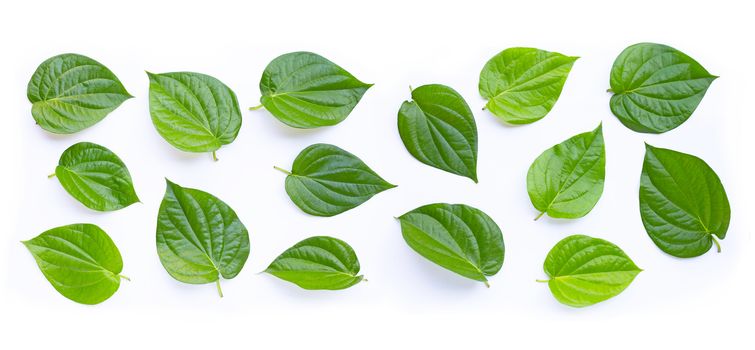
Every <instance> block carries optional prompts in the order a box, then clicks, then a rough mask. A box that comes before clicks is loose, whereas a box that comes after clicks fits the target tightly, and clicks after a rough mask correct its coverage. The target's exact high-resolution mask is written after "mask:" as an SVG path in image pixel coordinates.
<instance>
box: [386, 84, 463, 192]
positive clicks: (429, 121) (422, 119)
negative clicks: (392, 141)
mask: <svg viewBox="0 0 755 350" xmlns="http://www.w3.org/2000/svg"><path fill="white" fill-rule="evenodd" d="M412 100H413V101H405V102H404V103H403V104H402V105H401V109H400V110H399V112H398V131H399V134H400V135H401V140H402V141H404V146H406V149H407V150H408V151H409V153H411V154H412V156H414V158H417V160H419V161H420V162H422V163H425V164H427V165H429V166H432V167H435V168H438V169H441V170H445V171H448V172H450V173H452V174H457V175H461V176H465V177H468V178H470V179H472V180H473V181H474V182H477V125H476V124H475V120H474V115H473V114H472V110H470V109H469V106H468V105H467V102H466V101H464V98H463V97H461V95H459V93H458V92H456V91H455V90H454V89H452V88H450V87H448V86H445V85H439V84H432V85H424V86H420V87H418V88H416V89H414V90H412Z"/></svg>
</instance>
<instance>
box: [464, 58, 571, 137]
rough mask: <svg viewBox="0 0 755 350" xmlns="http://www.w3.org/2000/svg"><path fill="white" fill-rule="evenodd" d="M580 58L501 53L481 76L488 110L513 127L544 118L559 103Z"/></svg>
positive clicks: (482, 92) (482, 89)
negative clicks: (572, 70) (568, 78)
mask: <svg viewBox="0 0 755 350" xmlns="http://www.w3.org/2000/svg"><path fill="white" fill-rule="evenodd" d="M578 58H579V57H569V56H564V55H562V54H560V53H557V52H549V51H544V50H539V49H533V48H526V47H514V48H509V49H506V50H503V51H501V52H500V53H499V54H497V55H495V56H493V58H491V59H490V61H488V63H486V64H485V67H483V68H482V72H481V73H480V84H479V89H480V95H482V97H483V98H485V99H487V100H488V103H487V104H486V105H485V109H487V110H489V111H490V113H493V115H495V116H496V117H498V118H500V119H501V120H503V121H505V122H507V123H510V124H529V123H533V122H535V121H538V120H540V119H542V118H543V117H545V115H546V114H548V112H550V110H551V108H553V105H554V104H556V101H557V100H558V97H559V96H560V95H561V90H562V89H563V87H564V83H565V82H566V77H567V76H568V75H569V72H570V71H571V67H572V65H574V61H576V60H577V59H578Z"/></svg>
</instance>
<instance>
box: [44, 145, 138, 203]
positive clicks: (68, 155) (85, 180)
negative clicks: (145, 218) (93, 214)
mask: <svg viewBox="0 0 755 350" xmlns="http://www.w3.org/2000/svg"><path fill="white" fill-rule="evenodd" d="M55 176H56V177H57V178H58V180H59V181H60V184H61V185H62V186H63V188H64V189H65V190H66V192H68V194H70V195H71V196H72V197H73V198H75V199H76V200H77V201H79V202H81V204H84V205H85V206H86V207H87V208H89V209H93V210H98V211H113V210H118V209H121V208H125V207H127V206H129V205H131V204H134V203H136V202H138V201H139V197H137V196H136V191H134V184H133V182H132V181H131V174H130V173H129V172H128V169H127V168H126V164H123V161H121V159H120V158H118V156H117V155H115V153H113V152H112V151H111V150H109V149H107V148H105V147H102V146H100V145H98V144H94V143H90V142H79V143H77V144H75V145H73V146H71V147H69V148H68V149H66V150H65V151H64V152H63V154H62V155H61V156H60V160H59V161H58V166H57V167H56V168H55Z"/></svg>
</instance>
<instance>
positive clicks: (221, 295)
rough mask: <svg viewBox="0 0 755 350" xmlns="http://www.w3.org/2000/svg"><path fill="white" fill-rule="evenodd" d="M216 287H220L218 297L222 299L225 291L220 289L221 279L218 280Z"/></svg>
mask: <svg viewBox="0 0 755 350" xmlns="http://www.w3.org/2000/svg"><path fill="white" fill-rule="evenodd" d="M215 286H216V287H218V295H220V297H221V298H222V297H223V290H222V289H220V278H218V279H216V280H215Z"/></svg>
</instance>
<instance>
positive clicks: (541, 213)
mask: <svg viewBox="0 0 755 350" xmlns="http://www.w3.org/2000/svg"><path fill="white" fill-rule="evenodd" d="M543 214H545V212H544V211H543V212H540V214H537V216H536V217H535V220H534V221H537V219H540V218H541V217H542V216H543Z"/></svg>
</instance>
